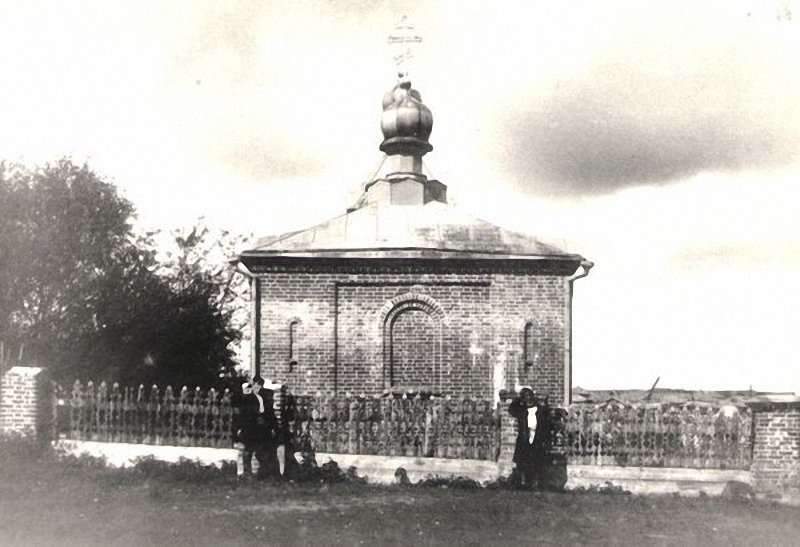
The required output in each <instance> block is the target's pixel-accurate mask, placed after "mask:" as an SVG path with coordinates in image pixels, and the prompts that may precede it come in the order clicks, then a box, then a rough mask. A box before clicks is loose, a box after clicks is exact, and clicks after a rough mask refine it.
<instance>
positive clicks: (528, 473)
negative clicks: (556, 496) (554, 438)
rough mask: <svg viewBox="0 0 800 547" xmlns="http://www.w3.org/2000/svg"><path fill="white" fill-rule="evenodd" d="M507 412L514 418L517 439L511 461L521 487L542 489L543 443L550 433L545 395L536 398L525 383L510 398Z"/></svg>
mask: <svg viewBox="0 0 800 547" xmlns="http://www.w3.org/2000/svg"><path fill="white" fill-rule="evenodd" d="M508 412H509V414H511V415H512V416H513V417H514V418H516V419H517V441H516V446H515V448H514V459H513V461H514V463H515V464H516V466H517V473H518V474H519V477H520V481H521V486H523V487H524V488H533V487H538V488H542V487H543V486H544V484H545V482H546V481H545V477H544V471H545V468H546V463H547V446H548V437H549V433H550V425H549V412H548V408H547V398H546V397H545V398H543V399H542V398H539V397H537V396H536V394H534V392H533V390H532V389H531V388H530V387H528V386H525V387H523V388H522V389H521V390H520V392H519V396H518V397H516V398H514V400H512V401H511V404H510V405H509V406H508Z"/></svg>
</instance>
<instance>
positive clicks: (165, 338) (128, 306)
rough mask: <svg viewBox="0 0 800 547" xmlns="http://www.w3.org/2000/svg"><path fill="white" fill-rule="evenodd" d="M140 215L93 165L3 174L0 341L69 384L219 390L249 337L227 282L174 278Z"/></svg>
mask: <svg viewBox="0 0 800 547" xmlns="http://www.w3.org/2000/svg"><path fill="white" fill-rule="evenodd" d="M133 215H134V208H133V205H132V204H131V203H130V202H129V201H128V200H126V199H125V198H123V197H121V196H120V195H119V194H118V192H117V190H116V188H115V187H114V186H113V185H112V184H110V183H108V182H106V181H104V180H103V179H101V178H100V177H98V176H97V175H96V174H95V173H93V172H92V171H91V170H90V169H89V168H88V167H87V166H86V165H83V166H76V165H74V164H73V163H72V162H71V161H69V160H61V161H59V162H57V163H56V164H55V165H47V166H45V167H44V168H41V169H36V170H28V169H25V168H23V167H20V166H14V167H11V168H9V167H7V166H5V165H1V166H0V306H2V307H0V340H3V341H5V342H6V345H7V346H9V347H24V350H25V355H26V356H27V361H28V362H36V363H39V364H42V365H46V366H48V367H49V368H50V369H51V370H52V372H53V373H54V374H55V376H56V378H59V379H61V380H65V381H71V380H73V379H75V378H78V377H80V378H98V379H99V378H101V377H102V378H103V379H106V380H120V381H124V382H126V383H131V382H147V383H150V382H159V383H170V384H176V385H182V384H189V385H202V386H207V385H211V384H213V383H215V381H216V380H218V379H219V376H220V374H222V375H228V374H231V373H232V371H233V367H234V364H235V361H234V359H233V355H232V352H231V350H230V348H229V347H228V346H229V345H230V343H231V342H232V341H235V340H236V338H237V336H238V333H237V332H236V331H235V330H234V329H232V328H231V326H230V323H229V314H228V313H227V312H225V311H224V310H223V308H222V306H221V304H220V303H219V302H218V301H217V295H218V294H219V291H220V288H219V286H217V285H216V283H217V280H216V279H215V278H214V277H213V276H208V275H206V274H205V273H204V272H203V270H201V269H194V270H191V269H187V270H186V271H181V272H179V273H180V276H179V278H176V279H173V278H171V277H170V276H168V275H167V273H168V269H165V268H164V267H162V266H161V265H160V264H159V263H158V261H157V252H156V250H155V246H154V243H153V239H152V237H151V234H150V235H148V234H144V235H136V234H135V233H134V231H133V228H132V219H133Z"/></svg>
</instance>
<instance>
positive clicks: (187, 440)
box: [56, 381, 234, 447]
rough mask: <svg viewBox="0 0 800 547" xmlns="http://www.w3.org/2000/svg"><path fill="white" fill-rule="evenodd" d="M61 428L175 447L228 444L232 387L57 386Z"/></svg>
mask: <svg viewBox="0 0 800 547" xmlns="http://www.w3.org/2000/svg"><path fill="white" fill-rule="evenodd" d="M56 397H58V406H57V408H58V420H57V423H58V426H57V427H58V433H59V436H60V437H65V438H68V439H78V440H88V441H100V442H118V443H142V444H156V445H171V446H211V447H230V446H231V443H232V439H233V437H232V430H233V424H234V407H233V405H232V404H231V394H230V392H229V391H228V390H225V391H224V392H219V391H216V390H214V389H210V390H208V391H203V390H201V389H200V388H197V389H194V390H190V389H188V388H186V387H184V388H183V389H181V390H180V391H178V392H177V393H175V392H174V391H173V389H172V388H171V387H169V386H168V387H166V388H165V389H164V390H163V391H162V390H161V389H159V387H158V386H155V385H154V386H152V387H151V388H150V389H149V390H148V389H146V388H145V387H144V386H139V387H138V388H133V387H121V386H119V385H118V384H113V385H112V386H111V387H109V386H108V385H106V383H105V382H101V383H100V384H99V385H97V386H95V385H94V383H92V382H88V383H87V384H85V385H84V384H82V383H81V382H78V381H76V382H75V383H74V384H73V385H72V389H71V390H69V391H68V390H66V389H64V388H61V387H59V388H57V390H56Z"/></svg>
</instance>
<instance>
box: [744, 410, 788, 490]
mask: <svg viewBox="0 0 800 547" xmlns="http://www.w3.org/2000/svg"><path fill="white" fill-rule="evenodd" d="M748 406H750V408H751V409H752V411H753V428H754V430H755V435H754V443H753V463H752V465H751V467H750V470H751V472H752V474H753V481H754V484H755V487H756V491H757V492H759V493H762V494H765V495H767V496H771V497H783V496H785V495H789V496H794V497H798V496H800V401H786V402H756V403H750V404H749V405H748Z"/></svg>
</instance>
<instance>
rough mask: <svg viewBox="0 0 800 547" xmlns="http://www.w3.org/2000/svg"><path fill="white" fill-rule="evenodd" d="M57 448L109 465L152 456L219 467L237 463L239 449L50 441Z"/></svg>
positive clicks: (120, 464) (130, 462)
mask: <svg viewBox="0 0 800 547" xmlns="http://www.w3.org/2000/svg"><path fill="white" fill-rule="evenodd" d="M53 446H54V447H55V449H56V450H58V451H62V452H63V453H64V454H67V455H73V456H80V455H82V454H86V455H88V456H93V457H95V458H103V459H105V460H106V463H107V464H108V465H109V466H111V467H130V466H133V465H135V464H136V460H137V459H138V458H144V457H153V458H155V459H157V460H159V461H164V462H172V463H177V462H178V461H179V460H180V459H181V458H186V459H189V460H192V461H197V462H200V463H201V464H202V465H213V466H215V467H221V466H222V464H223V462H230V463H233V464H235V463H236V456H237V454H238V451H237V450H236V449H234V448H209V447H200V446H156V445H152V444H128V443H100V442H95V441H72V440H67V439H60V440H58V441H53Z"/></svg>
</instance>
